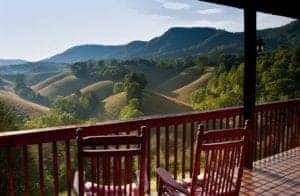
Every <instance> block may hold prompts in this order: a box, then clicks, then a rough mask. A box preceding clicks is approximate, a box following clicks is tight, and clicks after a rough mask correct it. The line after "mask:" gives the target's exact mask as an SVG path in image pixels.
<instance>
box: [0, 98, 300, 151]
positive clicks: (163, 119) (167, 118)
mask: <svg viewBox="0 0 300 196" xmlns="http://www.w3.org/2000/svg"><path fill="white" fill-rule="evenodd" d="M296 103H297V104H299V103H300V99H293V100H288V101H276V102H272V103H265V104H260V105H257V106H256V110H257V111H261V110H266V109H272V108H278V107H282V106H284V107H285V106H287V105H291V104H296ZM242 110H243V107H241V106H240V107H231V108H222V109H217V110H209V111H201V112H199V111H195V112H188V113H181V114H171V115H170V114H169V115H155V116H147V117H144V118H139V119H134V120H127V121H118V120H115V121H109V122H103V123H97V124H93V125H71V126H62V127H52V128H42V129H31V130H20V131H10V132H2V133H0V146H19V145H30V144H38V143H48V142H53V141H64V140H71V139H75V132H76V129H77V128H79V127H81V128H83V129H84V130H86V131H85V132H84V135H97V134H109V133H116V132H126V131H132V130H138V129H139V128H140V126H143V125H145V126H148V127H149V128H153V127H159V126H167V125H176V124H183V123H189V122H193V121H197V120H209V119H213V118H225V117H230V116H234V115H238V114H241V112H242Z"/></svg>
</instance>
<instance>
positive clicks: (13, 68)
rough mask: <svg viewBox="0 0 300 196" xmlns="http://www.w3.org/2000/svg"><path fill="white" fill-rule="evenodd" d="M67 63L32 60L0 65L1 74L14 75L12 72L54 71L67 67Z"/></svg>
mask: <svg viewBox="0 0 300 196" xmlns="http://www.w3.org/2000/svg"><path fill="white" fill-rule="evenodd" d="M67 66H68V65H67V64H65V63H54V62H43V61H39V62H30V63H23V64H17V65H7V66H2V67H0V75H1V74H3V75H12V74H26V73H30V74H33V73H42V72H54V71H60V70H63V69H65V68H67Z"/></svg>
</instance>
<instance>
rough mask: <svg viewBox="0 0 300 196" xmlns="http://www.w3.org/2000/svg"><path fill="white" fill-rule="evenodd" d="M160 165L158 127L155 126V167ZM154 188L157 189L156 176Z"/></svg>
mask: <svg viewBox="0 0 300 196" xmlns="http://www.w3.org/2000/svg"><path fill="white" fill-rule="evenodd" d="M158 167H160V127H156V168H158ZM156 189H157V190H158V178H156Z"/></svg>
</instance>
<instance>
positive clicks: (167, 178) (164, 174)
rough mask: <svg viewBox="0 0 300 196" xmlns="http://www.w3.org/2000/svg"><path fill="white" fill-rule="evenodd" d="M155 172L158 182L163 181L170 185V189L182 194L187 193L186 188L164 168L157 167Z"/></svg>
mask: <svg viewBox="0 0 300 196" xmlns="http://www.w3.org/2000/svg"><path fill="white" fill-rule="evenodd" d="M156 174H157V176H158V177H159V181H160V183H163V184H164V185H165V186H167V187H171V188H172V189H174V190H176V191H179V192H181V193H184V194H189V192H188V190H187V189H186V188H185V186H183V185H182V184H180V183H178V182H177V181H176V180H175V179H174V178H173V177H172V176H171V175H170V173H169V172H168V171H167V170H165V169H164V168H161V167H159V168H157V170H156Z"/></svg>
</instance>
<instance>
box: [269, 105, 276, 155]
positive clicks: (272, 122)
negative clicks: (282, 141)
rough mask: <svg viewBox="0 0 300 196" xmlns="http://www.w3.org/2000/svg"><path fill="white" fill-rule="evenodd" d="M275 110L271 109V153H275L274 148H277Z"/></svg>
mask: <svg viewBox="0 0 300 196" xmlns="http://www.w3.org/2000/svg"><path fill="white" fill-rule="evenodd" d="M274 131H275V130H274V110H271V111H270V145H271V146H270V152H271V154H274V153H275V152H274V150H275V141H274V139H275V137H274V135H275V134H274V133H275V132H274Z"/></svg>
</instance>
